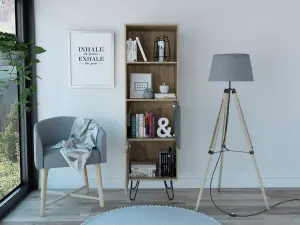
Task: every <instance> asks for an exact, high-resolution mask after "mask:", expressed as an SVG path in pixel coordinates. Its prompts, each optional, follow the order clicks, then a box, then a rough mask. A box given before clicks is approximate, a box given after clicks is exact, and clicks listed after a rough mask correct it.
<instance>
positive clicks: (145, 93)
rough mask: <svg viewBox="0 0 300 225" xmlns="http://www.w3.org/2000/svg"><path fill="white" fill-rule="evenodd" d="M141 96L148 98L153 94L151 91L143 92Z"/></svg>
mask: <svg viewBox="0 0 300 225" xmlns="http://www.w3.org/2000/svg"><path fill="white" fill-rule="evenodd" d="M143 97H144V98H147V99H150V98H153V97H154V95H153V93H152V92H144V94H143Z"/></svg>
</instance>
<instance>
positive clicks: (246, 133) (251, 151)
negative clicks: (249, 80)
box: [232, 91, 270, 210]
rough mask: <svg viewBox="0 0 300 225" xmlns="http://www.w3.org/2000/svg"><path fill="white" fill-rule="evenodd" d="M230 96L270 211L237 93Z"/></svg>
mask: <svg viewBox="0 0 300 225" xmlns="http://www.w3.org/2000/svg"><path fill="white" fill-rule="evenodd" d="M232 96H233V98H234V101H235V105H236V109H237V112H238V115H239V118H240V121H241V123H242V126H243V130H244V134H245V137H246V141H247V145H248V148H249V153H250V154H251V156H252V157H251V158H252V162H253V165H254V167H255V171H256V175H257V177H258V181H259V184H260V189H261V192H262V195H263V198H264V201H265V205H266V208H267V209H268V210H270V207H269V204H268V200H267V195H266V192H265V189H264V186H263V182H262V179H261V176H260V173H259V170H258V166H257V163H256V159H255V156H254V151H253V146H252V143H251V139H250V135H249V132H248V129H247V125H246V122H245V118H244V115H243V112H242V108H241V105H240V102H239V99H238V96H237V93H236V92H235V91H234V92H233V93H232Z"/></svg>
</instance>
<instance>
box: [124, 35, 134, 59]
mask: <svg viewBox="0 0 300 225" xmlns="http://www.w3.org/2000/svg"><path fill="white" fill-rule="evenodd" d="M126 44H127V61H128V62H136V61H137V43H136V40H132V38H129V39H128V40H127V41H126Z"/></svg>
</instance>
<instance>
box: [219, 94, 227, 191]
mask: <svg viewBox="0 0 300 225" xmlns="http://www.w3.org/2000/svg"><path fill="white" fill-rule="evenodd" d="M228 98H229V95H227V98H226V99H225V100H224V104H225V106H224V113H223V115H224V116H223V117H224V118H223V132H222V144H224V145H225V144H226V116H227V108H228V107H229V105H228ZM221 149H222V150H224V148H223V147H221ZM220 154H221V159H220V171H219V182H218V192H221V184H222V174H223V165H224V152H221V153H220Z"/></svg>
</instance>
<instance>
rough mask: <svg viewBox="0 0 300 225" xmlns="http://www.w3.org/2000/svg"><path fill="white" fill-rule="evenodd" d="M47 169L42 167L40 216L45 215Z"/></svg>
mask: <svg viewBox="0 0 300 225" xmlns="http://www.w3.org/2000/svg"><path fill="white" fill-rule="evenodd" d="M48 170H49V169H46V168H43V169H42V189H41V216H45V207H46V192H47V180H48Z"/></svg>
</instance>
